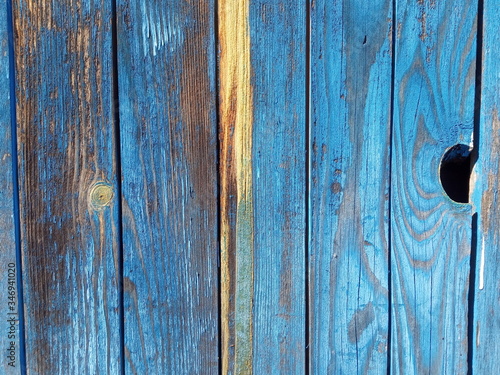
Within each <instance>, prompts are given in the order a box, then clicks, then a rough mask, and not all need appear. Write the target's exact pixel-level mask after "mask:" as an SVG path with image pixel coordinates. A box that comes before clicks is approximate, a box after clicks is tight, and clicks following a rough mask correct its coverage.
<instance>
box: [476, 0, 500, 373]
mask: <svg viewBox="0 0 500 375" xmlns="http://www.w3.org/2000/svg"><path fill="white" fill-rule="evenodd" d="M499 30H500V7H499V6H498V3H497V2H495V1H491V0H486V1H484V18H483V32H484V34H483V39H482V41H483V45H482V51H483V53H482V62H483V64H482V67H481V71H480V74H481V76H480V77H481V94H480V95H481V106H480V107H479V108H478V109H480V119H479V120H480V122H479V134H477V145H478V146H479V152H478V162H477V165H476V166H475V172H474V174H473V178H472V181H471V182H472V184H471V187H472V188H473V189H474V190H473V192H474V193H473V196H474V200H473V203H474V204H475V205H476V209H477V211H478V233H477V243H476V248H475V251H476V279H475V288H474V319H473V327H471V328H472V329H471V330H470V331H471V332H473V337H472V338H471V340H470V343H471V344H472V348H471V349H472V353H473V355H472V359H473V360H472V366H473V371H474V373H475V374H489V373H492V372H497V371H498V369H500V347H499V345H498V337H499V336H498V335H499V332H500V310H499V307H500V306H499V301H500V284H499V280H500V252H499V249H500V232H499V229H498V228H499V220H500V200H499V199H500V197H499V195H498V191H499V186H500V181H499V178H500V177H499V176H500V154H499V150H500V115H499V111H500V78H499V72H500V33H499Z"/></svg>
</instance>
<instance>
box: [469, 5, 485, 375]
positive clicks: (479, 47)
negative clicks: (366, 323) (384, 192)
mask: <svg viewBox="0 0 500 375" xmlns="http://www.w3.org/2000/svg"><path fill="white" fill-rule="evenodd" d="M483 29H484V1H483V0H478V9H477V40H476V77H475V93H474V133H473V135H474V136H473V149H472V152H471V156H470V170H472V169H473V168H474V165H475V164H476V162H477V160H478V158H479V143H480V142H479V140H480V125H481V92H482V73H483V35H484V34H483ZM473 203H478V202H473ZM471 231H472V233H471V254H470V273H469V294H468V301H467V302H468V309H467V310H468V311H467V317H468V318H467V373H468V375H472V374H473V373H474V368H473V362H474V341H475V340H474V339H475V337H476V335H475V324H474V304H475V294H476V266H477V235H478V213H477V212H476V213H474V215H473V216H472V224H471Z"/></svg>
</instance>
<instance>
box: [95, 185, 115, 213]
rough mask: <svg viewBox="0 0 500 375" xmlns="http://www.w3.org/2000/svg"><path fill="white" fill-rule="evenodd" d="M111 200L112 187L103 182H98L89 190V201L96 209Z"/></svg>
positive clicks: (105, 205)
mask: <svg viewBox="0 0 500 375" xmlns="http://www.w3.org/2000/svg"><path fill="white" fill-rule="evenodd" d="M112 200H113V187H112V186H110V185H108V184H107V183H104V182H98V183H97V184H95V185H94V186H93V187H92V189H91V190H90V203H91V204H92V207H94V209H96V210H100V209H103V208H104V207H107V206H109V204H110V203H111V201H112Z"/></svg>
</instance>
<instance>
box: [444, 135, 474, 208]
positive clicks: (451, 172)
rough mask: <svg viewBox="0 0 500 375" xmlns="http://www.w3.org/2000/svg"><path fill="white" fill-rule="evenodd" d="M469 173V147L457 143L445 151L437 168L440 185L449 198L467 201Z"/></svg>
mask: <svg viewBox="0 0 500 375" xmlns="http://www.w3.org/2000/svg"><path fill="white" fill-rule="evenodd" d="M470 174H471V148H470V147H469V146H467V145H463V144H458V145H455V146H453V147H451V148H450V149H448V150H447V151H446V153H445V154H444V156H443V158H442V160H441V166H440V168H439V175H440V179H441V185H443V189H444V191H445V192H446V194H448V196H449V197H450V199H451V200H453V201H455V202H458V203H468V202H469V180H470Z"/></svg>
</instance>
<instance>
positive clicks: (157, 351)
mask: <svg viewBox="0 0 500 375" xmlns="http://www.w3.org/2000/svg"><path fill="white" fill-rule="evenodd" d="M213 6H214V4H213V1H211V0H208V1H196V2H179V1H175V0H154V1H147V0H141V1H131V0H119V1H118V3H117V14H118V19H117V39H118V68H119V69H118V74H119V80H118V81H119V98H120V128H121V132H120V133H121V154H122V175H123V197H122V202H123V246H124V309H125V310H124V314H125V322H124V326H125V371H126V373H127V374H195V373H199V372H200V371H202V372H203V373H205V374H217V373H218V367H219V363H218V324H217V322H218V312H217V303H218V280H217V274H218V268H217V258H218V246H217V166H216V155H217V132H216V129H217V125H216V120H215V119H216V117H215V115H216V108H215V98H216V88H215V62H216V61H215V47H214V43H215V30H214V11H213Z"/></svg>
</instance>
